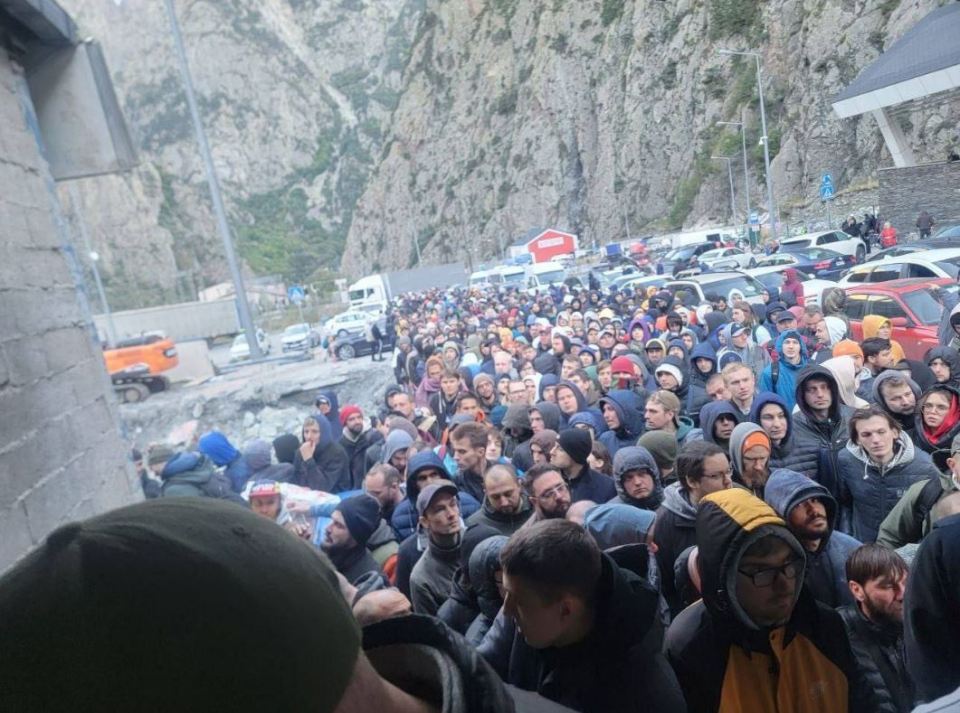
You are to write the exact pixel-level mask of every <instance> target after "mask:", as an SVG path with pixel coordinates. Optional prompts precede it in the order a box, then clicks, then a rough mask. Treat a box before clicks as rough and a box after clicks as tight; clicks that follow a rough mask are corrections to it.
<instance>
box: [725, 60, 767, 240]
mask: <svg viewBox="0 0 960 713" xmlns="http://www.w3.org/2000/svg"><path fill="white" fill-rule="evenodd" d="M717 52H718V53H720V54H724V55H740V56H743V57H753V58H754V60H755V61H756V63H757V92H758V94H759V95H760V126H761V129H762V131H763V136H762V137H760V141H761V143H763V166H764V172H765V173H766V178H767V212H768V213H769V214H770V233H771V235H772V236H773V239H774V240H776V239H777V238H778V237H779V230H778V228H777V216H778V215H779V211H778V210H777V206H776V204H775V203H774V202H773V178H772V177H771V176H770V146H769V144H770V139H769V135H768V134H767V112H766V109H765V107H764V104H763V76H762V67H761V66H760V53H759V52H747V51H743V50H730V49H719V50H717Z"/></svg>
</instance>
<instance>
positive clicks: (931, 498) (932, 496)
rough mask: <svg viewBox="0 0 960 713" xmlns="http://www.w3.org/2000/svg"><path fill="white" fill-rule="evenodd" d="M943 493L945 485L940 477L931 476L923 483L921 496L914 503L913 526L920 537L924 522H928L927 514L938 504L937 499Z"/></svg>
mask: <svg viewBox="0 0 960 713" xmlns="http://www.w3.org/2000/svg"><path fill="white" fill-rule="evenodd" d="M942 495H943V486H942V485H940V479H939V478H930V479H929V480H928V481H927V482H926V483H924V484H923V489H922V490H921V491H920V496H919V497H918V498H917V502H916V503H914V506H913V527H914V529H915V530H916V532H917V535H918V538H919V537H922V535H923V523H924V522H926V520H927V516H928V515H929V514H930V511H931V510H932V509H933V506H934V505H936V504H937V501H938V500H939V499H940V496H942Z"/></svg>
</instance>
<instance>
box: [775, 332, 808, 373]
mask: <svg viewBox="0 0 960 713" xmlns="http://www.w3.org/2000/svg"><path fill="white" fill-rule="evenodd" d="M788 338H789V339H796V340H797V341H798V342H800V363H799V364H791V363H790V362H788V361H787V358H786V357H785V356H784V355H783V340H784V339H788ZM775 348H776V350H777V357H778V358H779V361H780V368H786V369H802V368H803V367H804V366H806V364H807V362H808V361H809V360H810V355H809V354H807V344H806V342H804V340H803V337H801V336H800V332H798V331H797V330H796V329H788V330H787V331H785V332H781V333H780V336H778V337H777V341H776V345H775Z"/></svg>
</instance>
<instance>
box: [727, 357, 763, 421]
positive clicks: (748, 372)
mask: <svg viewBox="0 0 960 713" xmlns="http://www.w3.org/2000/svg"><path fill="white" fill-rule="evenodd" d="M721 374H722V376H723V382H724V383H725V384H726V386H727V389H728V390H729V391H730V403H731V405H732V406H733V407H734V408H735V409H737V412H738V413H739V414H740V417H741V418H747V417H748V416H749V415H750V410H751V409H752V408H753V397H754V396H756V394H757V378H756V376H754V373H753V369H751V368H750V367H749V366H747V365H746V364H743V363H742V362H734V363H733V364H727V365H726V366H725V367H723V371H721Z"/></svg>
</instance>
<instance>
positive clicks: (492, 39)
mask: <svg viewBox="0 0 960 713" xmlns="http://www.w3.org/2000/svg"><path fill="white" fill-rule="evenodd" d="M61 1H62V2H63V4H64V5H65V7H67V9H68V10H70V11H71V12H72V13H73V14H74V16H75V17H77V19H78V21H79V22H80V24H81V26H82V27H83V28H84V30H85V31H86V32H88V33H89V34H90V35H92V36H95V37H97V38H98V39H100V40H101V42H102V43H103V45H104V48H105V51H106V54H107V58H108V62H109V63H110V66H111V69H112V71H113V73H114V79H115V83H116V85H117V89H118V93H119V95H120V97H121V101H122V104H123V108H124V110H125V112H126V116H127V120H128V122H129V123H130V125H131V128H132V130H133V132H134V133H135V135H136V138H137V141H138V144H139V146H140V150H141V158H142V163H141V166H140V167H139V168H138V169H137V170H136V171H135V172H133V173H132V174H130V175H127V176H122V177H109V178H102V179H90V180H85V181H82V182H80V186H79V187H80V191H79V193H80V201H79V203H80V214H82V216H83V218H84V220H85V221H86V222H87V224H88V227H90V228H91V233H92V234H93V238H94V242H95V243H96V244H97V249H98V251H99V252H101V253H102V254H103V256H104V258H103V263H102V266H103V268H104V270H105V272H106V277H107V282H108V290H109V291H110V293H111V300H112V301H113V300H116V301H117V302H119V303H120V305H119V306H129V305H134V304H145V303H151V302H157V301H160V300H164V299H172V298H176V297H180V298H190V297H191V296H192V294H194V293H195V290H196V289H197V288H199V287H202V286H204V285H206V284H209V283H211V282H214V281H217V280H219V279H222V278H223V277H224V275H225V274H226V268H225V266H224V261H223V260H222V258H221V249H220V239H219V236H218V235H217V233H216V230H215V226H214V222H213V219H212V215H211V210H210V207H209V200H208V195H207V192H206V188H205V184H204V181H203V172H202V167H201V165H200V163H199V158H198V155H197V151H196V148H195V143H194V139H193V135H192V129H191V126H190V123H189V121H188V120H187V113H186V104H185V102H184V99H183V94H182V90H181V84H180V79H179V74H178V70H177V66H176V63H175V61H174V58H173V55H172V48H171V43H170V39H169V37H170V35H169V30H168V25H167V20H166V17H165V14H164V11H163V4H162V3H160V2H152V3H141V2H135V1H134V0H61ZM939 1H940V0H902V1H898V0H842V1H838V2H831V1H830V0H769V1H768V2H761V1H760V0H669V1H663V0H578V1H577V2H572V1H570V0H458V1H456V2H451V1H450V0H323V1H321V0H261V1H260V2H254V1H253V0H218V2H202V1H201V0H177V2H176V5H177V8H178V16H179V18H180V22H181V25H182V28H183V32H184V35H185V40H186V44H187V46H188V50H189V55H190V62H191V68H192V70H193V74H194V79H195V83H196V85H197V90H198V93H199V95H200V97H201V104H202V107H201V108H202V111H203V114H204V118H205V123H206V126H207V130H208V133H209V137H210V140H211V144H212V146H213V153H214V156H215V160H216V163H217V168H218V171H219V174H220V177H221V180H222V182H223V186H224V193H225V197H226V199H227V201H228V203H229V207H230V213H231V219H232V223H233V226H234V230H235V232H236V234H237V238H238V243H239V247H240V252H241V254H242V256H243V257H244V260H245V262H246V264H247V265H248V266H249V268H250V269H251V270H252V271H253V272H254V273H257V274H267V273H275V274H282V275H284V276H285V277H287V278H288V279H294V280H303V279H313V280H316V279H318V278H326V277H329V276H330V274H331V271H332V270H339V271H340V272H341V273H342V274H345V275H349V276H355V275H358V274H362V273H364V272H367V271H370V270H375V269H381V268H383V269H386V268H399V267H406V266H408V265H412V264H413V263H414V262H415V260H416V246H415V245H414V241H415V240H416V241H417V243H418V245H419V247H420V249H421V252H422V255H423V260H424V261H425V262H439V261H445V260H450V259H462V260H464V261H466V262H471V263H474V262H477V261H480V260H482V259H485V258H489V257H491V256H493V255H495V254H496V253H497V252H498V251H499V249H500V247H501V246H502V245H505V244H507V243H509V242H512V241H513V239H514V238H515V237H516V236H518V235H520V234H522V233H523V232H525V231H526V230H527V229H528V228H530V227H533V226H537V225H555V226H557V227H561V228H567V229H572V230H574V231H575V232H577V233H579V234H580V236H581V240H582V241H585V242H587V243H589V242H593V241H599V242H603V241H606V240H609V239H620V238H623V237H626V235H627V234H628V231H629V234H631V235H639V234H644V233H649V232H654V231H656V230H666V229H669V228H675V227H679V226H681V225H695V224H704V223H717V222H729V205H730V201H729V193H728V187H727V186H728V181H727V176H726V167H725V165H724V164H723V163H722V162H720V161H716V160H712V159H711V158H710V157H711V156H715V155H732V154H737V157H738V156H739V148H740V137H739V134H738V133H737V129H736V128H731V127H722V126H717V122H718V121H740V120H742V121H744V123H745V125H746V137H747V140H748V153H749V162H750V166H749V172H750V192H751V199H752V205H753V206H754V207H760V208H761V209H765V207H766V206H765V204H766V201H765V199H764V198H763V195H764V193H763V191H762V189H763V186H764V180H763V161H762V148H761V147H760V146H759V145H758V139H759V137H760V135H761V131H760V127H759V115H758V111H757V105H758V103H757V95H756V73H755V71H756V70H755V66H754V64H753V62H752V60H750V59H748V58H736V57H733V58H731V57H727V56H723V55H720V54H718V52H717V50H718V49H721V48H735V49H737V48H751V49H757V50H759V51H760V53H761V59H762V63H763V76H764V94H765V97H764V98H765V100H766V107H767V121H768V129H769V131H768V133H769V136H770V150H771V155H772V156H773V165H772V177H773V179H774V183H775V186H776V195H777V199H778V202H779V209H780V212H781V214H782V215H784V216H785V217H788V218H789V217H804V216H805V215H807V214H808V213H809V212H813V213H818V212H819V210H820V208H819V206H818V205H816V204H815V203H814V204H813V205H811V203H812V202H813V200H814V198H815V195H816V187H817V184H818V183H819V177H820V175H821V173H823V172H824V171H830V172H831V173H832V174H833V176H834V181H835V183H836V184H837V186H838V188H839V189H840V190H841V191H845V192H846V193H847V198H848V200H852V203H851V204H854V203H855V202H856V196H857V195H859V194H858V191H859V190H863V189H867V192H866V193H864V194H863V200H864V201H866V202H865V205H869V204H870V203H871V202H872V195H873V194H871V193H870V192H869V188H870V186H871V179H873V178H874V176H875V170H876V168H877V167H878V166H882V165H888V164H889V163H890V159H889V157H888V156H887V155H886V150H885V149H884V147H883V142H882V139H881V136H880V132H879V130H878V129H877V127H876V125H875V122H874V121H873V119H872V118H869V117H865V118H861V119H855V120H845V121H840V120H839V119H837V118H836V117H835V115H834V114H833V112H832V110H831V109H830V105H829V100H830V98H831V97H832V96H833V95H834V94H835V93H836V92H837V91H839V90H840V89H841V88H842V87H843V86H845V85H846V84H847V83H849V82H850V81H852V80H853V79H854V78H855V77H856V75H857V74H858V72H859V71H860V69H861V68H862V67H863V66H865V65H866V64H868V63H869V62H870V61H871V60H873V59H874V58H876V57H877V55H878V54H879V53H880V52H881V51H882V49H883V48H884V47H885V46H888V45H889V44H890V43H891V42H893V41H894V40H895V39H896V38H897V37H899V36H900V35H901V34H902V33H903V32H904V31H905V30H906V29H908V28H909V27H910V26H911V25H912V24H913V23H915V22H916V21H917V20H919V19H920V18H921V17H923V16H924V15H925V14H926V13H927V12H929V11H930V10H931V9H933V8H934V7H936V6H937V5H938V4H939ZM897 113H898V116H899V118H900V120H901V122H902V123H903V126H904V129H905V133H906V135H907V137H908V139H909V140H910V141H911V143H912V144H913V145H914V148H915V150H916V151H917V153H918V157H920V159H921V160H936V159H941V158H942V157H943V155H944V150H945V147H946V146H947V145H948V144H950V143H953V142H956V140H957V139H956V127H957V119H958V118H960V117H958V114H960V108H958V107H957V106H956V103H955V102H954V103H953V104H952V105H951V104H944V105H936V104H926V105H913V106H911V105H907V106H904V107H903V108H901V109H898V111H897ZM733 169H734V171H735V175H734V179H735V181H736V191H737V201H738V210H742V209H741V208H740V205H742V203H743V190H742V186H743V176H742V170H741V169H740V164H739V162H738V161H735V162H734V164H733ZM850 196H854V198H853V199H850ZM741 219H742V215H741ZM341 258H342V260H341Z"/></svg>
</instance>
